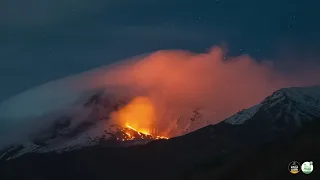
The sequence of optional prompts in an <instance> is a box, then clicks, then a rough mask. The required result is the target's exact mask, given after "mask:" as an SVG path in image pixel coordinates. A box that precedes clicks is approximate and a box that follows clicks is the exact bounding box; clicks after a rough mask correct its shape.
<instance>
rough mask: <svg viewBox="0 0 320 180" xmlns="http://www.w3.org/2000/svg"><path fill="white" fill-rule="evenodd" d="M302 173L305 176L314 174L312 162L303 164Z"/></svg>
mask: <svg viewBox="0 0 320 180" xmlns="http://www.w3.org/2000/svg"><path fill="white" fill-rule="evenodd" d="M301 171H302V172H303V173H305V174H310V173H312V171H313V162H312V161H310V162H308V161H306V162H304V163H303V164H302V166H301Z"/></svg>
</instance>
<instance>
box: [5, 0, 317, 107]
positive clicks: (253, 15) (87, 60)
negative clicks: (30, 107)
mask: <svg viewBox="0 0 320 180" xmlns="http://www.w3.org/2000/svg"><path fill="white" fill-rule="evenodd" d="M319 8H320V1H316V0H305V1H302V0H199V1H197V0H183V1H182V0H162V1H161V0H30V1H26V0H4V1H2V2H1V3H0V39H1V41H0V82H1V90H0V101H1V100H3V99H5V98H7V97H9V96H12V95H14V94H17V93H19V92H22V91H24V90H26V89H28V88H32V87H34V86H37V85H39V84H42V83H44V82H47V81H50V80H54V79H58V78H62V77H65V76H68V75H70V74H74V73H79V72H82V71H86V70H89V69H91V68H95V67H98V66H101V65H106V64H110V63H112V62H115V61H117V60H121V59H124V58H128V57H131V56H135V55H139V54H141V53H146V52H151V51H155V50H159V49H186V50H191V51H195V52H205V51H206V50H207V49H209V48H210V47H212V46H214V45H221V44H223V45H225V44H227V46H228V50H229V55H232V56H235V55H240V54H243V53H247V54H249V55H250V56H252V57H254V58H255V59H256V60H258V61H260V60H264V59H268V60H272V61H274V62H275V63H276V64H279V65H280V66H281V64H285V65H286V66H287V65H288V64H289V65H292V66H293V67H294V64H296V63H297V64H301V63H302V64H312V65H313V64H320V60H319V57H320V56H319V53H318V52H320V35H319V33H320V23H319V18H320V11H319ZM288 62H289V63H288ZM299 67H301V66H299Z"/></svg>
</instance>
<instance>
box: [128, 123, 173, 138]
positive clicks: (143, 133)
mask: <svg viewBox="0 0 320 180" xmlns="http://www.w3.org/2000/svg"><path fill="white" fill-rule="evenodd" d="M126 127H127V128H128V129H131V130H133V131H135V132H137V133H138V134H139V135H147V136H150V137H151V138H152V139H169V137H166V136H157V135H155V136H154V135H151V134H149V133H147V132H141V131H138V130H136V129H135V128H133V127H131V126H129V125H126ZM126 134H127V135H128V136H129V137H132V136H131V135H130V134H129V133H126ZM133 139H134V137H133ZM133 139H132V140H133ZM128 140H130V139H128Z"/></svg>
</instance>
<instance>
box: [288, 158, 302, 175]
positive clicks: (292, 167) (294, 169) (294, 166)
mask: <svg viewBox="0 0 320 180" xmlns="http://www.w3.org/2000/svg"><path fill="white" fill-rule="evenodd" d="M288 170H289V172H290V173H291V174H298V173H299V171H300V164H299V163H298V162H297V161H292V162H290V163H289V166H288Z"/></svg>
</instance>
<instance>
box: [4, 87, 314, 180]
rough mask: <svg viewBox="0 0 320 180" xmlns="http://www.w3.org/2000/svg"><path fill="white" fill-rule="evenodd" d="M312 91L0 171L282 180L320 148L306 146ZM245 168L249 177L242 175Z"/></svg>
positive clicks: (41, 175)
mask: <svg viewBox="0 0 320 180" xmlns="http://www.w3.org/2000/svg"><path fill="white" fill-rule="evenodd" d="M318 92H320V88H319V87H310V88H290V89H281V90H279V91H277V92H275V93H274V94H273V95H271V96H269V97H267V98H266V99H265V100H264V101H263V102H261V103H260V104H258V105H256V106H255V107H253V108H250V109H247V110H244V111H241V112H239V113H237V114H236V115H234V116H232V117H230V118H228V119H226V120H225V121H223V122H221V123H218V124H216V125H210V126H207V127H204V128H202V129H199V130H197V131H195V132H192V133H189V134H187V135H184V136H181V137H176V138H172V139H169V140H157V141H152V142H150V143H147V144H145V145H140V146H131V147H126V148H124V147H104V146H101V145H96V146H91V147H84V148H81V149H77V150H73V151H68V152H63V153H60V154H59V153H55V152H49V153H40V154H39V153H29V154H25V155H23V156H21V157H18V158H16V159H13V160H10V161H0V173H1V174H3V177H5V179H6V178H7V179H20V178H21V177H23V179H36V178H38V179H105V178H108V179H159V180H160V179H161V180H162V179H197V180H198V179H200V180H201V179H230V180H231V179H235V178H240V179H250V178H251V179H258V180H260V179H267V177H268V178H269V179H270V178H271V179H280V178H287V177H288V175H291V174H289V172H288V171H287V169H286V167H287V164H288V163H289V162H290V161H293V160H314V161H316V160H318V159H319V156H318V154H317V152H319V151H318V150H319V147H318V146H314V147H313V146H312V145H313V144H318V143H319V133H317V131H318V130H319V128H320V115H319V109H320V107H319V99H320V98H318V97H319V96H318ZM239 119H240V120H239ZM296 143H299V144H296ZM291 148H294V151H289V150H291ZM312 148H315V149H312ZM283 149H289V150H288V151H289V153H288V151H286V150H283ZM303 151H305V152H310V154H303V153H301V152H303ZM260 161H264V162H265V163H266V164H268V168H267V169H266V168H264V167H263V166H260V163H261V162H260ZM30 162H32V166H30V165H29V164H30ZM275 162H279V164H277V163H275ZM252 164H253V165H252ZM256 164H257V166H256ZM249 165H251V166H254V167H252V168H253V170H252V171H254V173H253V172H251V171H250V172H247V171H246V170H247V169H246V166H249ZM249 169H250V168H249ZM13 172H19V174H17V173H13ZM250 173H251V174H250ZM314 174H315V175H316V171H315V173H314ZM241 177H242V178H241ZM296 177H298V176H296ZM311 177H314V176H313V174H311Z"/></svg>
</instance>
